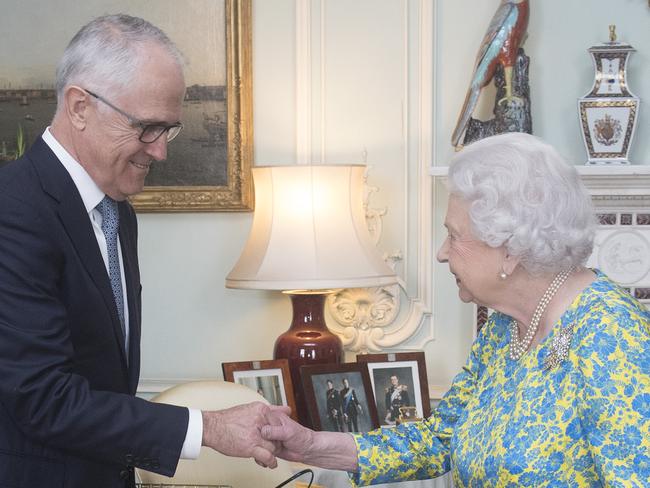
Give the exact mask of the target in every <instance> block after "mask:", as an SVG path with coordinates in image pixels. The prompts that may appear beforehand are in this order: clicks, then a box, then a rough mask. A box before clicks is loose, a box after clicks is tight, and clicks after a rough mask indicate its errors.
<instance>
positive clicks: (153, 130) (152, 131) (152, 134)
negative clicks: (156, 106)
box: [84, 88, 183, 144]
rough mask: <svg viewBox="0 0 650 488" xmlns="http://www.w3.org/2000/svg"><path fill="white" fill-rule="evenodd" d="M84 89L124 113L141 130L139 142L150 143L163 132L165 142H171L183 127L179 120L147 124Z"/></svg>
mask: <svg viewBox="0 0 650 488" xmlns="http://www.w3.org/2000/svg"><path fill="white" fill-rule="evenodd" d="M84 90H85V91H86V93H88V95H90V96H91V97H94V98H96V99H97V100H99V101H100V102H103V103H105V104H106V105H108V106H109V107H111V108H112V109H113V110H115V111H116V112H118V113H120V114H122V115H124V117H126V118H127V119H128V121H129V123H130V124H131V125H132V126H133V127H138V128H140V131H141V132H140V137H138V139H139V140H140V142H144V143H145V144H151V143H152V142H155V141H157V140H158V138H159V137H160V136H162V135H163V134H165V133H166V134H167V142H171V141H172V140H173V139H174V138H175V137H176V136H177V135H178V134H179V133H180V132H181V129H183V124H181V123H180V122H176V123H175V124H147V123H145V122H143V121H141V120H139V119H136V118H135V117H134V116H133V115H130V114H127V113H126V112H125V111H124V110H122V109H120V108H118V107H116V106H115V105H113V104H112V103H111V102H109V101H108V100H106V99H105V98H104V97H101V96H99V95H97V94H96V93H93V92H91V91H90V90H86V89H85V88H84Z"/></svg>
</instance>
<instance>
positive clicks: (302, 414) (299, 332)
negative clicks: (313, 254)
mask: <svg viewBox="0 0 650 488" xmlns="http://www.w3.org/2000/svg"><path fill="white" fill-rule="evenodd" d="M289 296H290V297H291V302H292V304H293V320H292V321H291V327H290V328H289V330H288V331H286V332H285V333H284V334H282V335H280V337H278V338H277V340H276V341H275V349H274V351H273V357H274V358H275V359H282V358H286V359H288V360H289V370H290V371H291V382H292V384H293V391H294V394H295V397H296V409H297V410H298V412H297V413H298V419H299V420H300V423H301V424H302V425H304V426H306V427H311V420H310V418H309V412H308V411H307V405H306V402H305V398H304V396H303V388H302V379H301V376H300V366H303V365H307V364H329V363H340V362H341V359H342V358H343V343H342V342H341V339H339V337H338V336H337V335H335V334H333V333H332V332H331V331H330V330H329V329H328V328H327V325H325V315H324V310H323V307H324V305H325V298H326V296H327V294H326V293H295V294H294V293H291V294H289Z"/></svg>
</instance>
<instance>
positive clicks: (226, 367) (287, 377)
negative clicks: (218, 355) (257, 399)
mask: <svg viewBox="0 0 650 488" xmlns="http://www.w3.org/2000/svg"><path fill="white" fill-rule="evenodd" d="M221 369H222V370H223V379H224V380H226V381H230V382H232V383H239V384H240V385H244V386H247V387H249V388H250V389H252V390H255V391H256V392H257V393H259V394H260V395H262V396H263V397H264V398H265V399H266V400H268V402H269V403H270V404H271V405H285V406H287V407H290V408H291V418H292V419H294V420H296V421H297V420H298V417H297V412H296V402H295V397H294V395H293V385H292V384H291V373H290V372H289V361H287V360H286V359H273V360H268V361H241V362H234V363H221Z"/></svg>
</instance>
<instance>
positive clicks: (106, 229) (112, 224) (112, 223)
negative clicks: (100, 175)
mask: <svg viewBox="0 0 650 488" xmlns="http://www.w3.org/2000/svg"><path fill="white" fill-rule="evenodd" d="M97 210H99V212H100V213H101V214H102V232H103V233H104V237H105V238H106V248H107V250H108V275H109V277H110V279H111V288H112V290H113V298H114V299H115V306H116V307H117V316H118V317H119V318H120V325H121V326H122V334H124V339H125V341H126V328H125V327H124V295H122V275H121V273H120V257H119V255H118V253H117V245H118V244H117V232H118V230H119V228H120V215H119V213H118V210H117V202H116V201H115V200H113V199H112V198H111V197H109V196H108V195H106V196H105V197H104V199H103V200H102V201H101V202H99V205H97Z"/></svg>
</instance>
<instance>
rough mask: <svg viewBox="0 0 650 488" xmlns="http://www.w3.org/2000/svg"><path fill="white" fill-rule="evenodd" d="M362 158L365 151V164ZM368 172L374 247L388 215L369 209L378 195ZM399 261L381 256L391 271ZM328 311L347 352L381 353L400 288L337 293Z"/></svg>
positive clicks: (396, 310)
mask: <svg viewBox="0 0 650 488" xmlns="http://www.w3.org/2000/svg"><path fill="white" fill-rule="evenodd" d="M365 158H366V155H365V150H364V157H363V159H364V161H365ZM369 169H370V167H366V173H365V175H364V183H365V191H364V202H363V207H364V209H365V213H366V223H367V225H368V231H369V233H370V237H371V239H372V241H373V242H374V244H375V245H377V243H378V242H379V239H380V238H381V232H382V218H383V217H384V216H385V215H386V214H387V213H388V209H387V208H385V207H384V208H379V209H378V208H371V207H370V205H369V201H370V197H371V196H372V194H374V193H376V192H378V191H379V188H377V187H376V186H370V185H368V171H369ZM401 259H402V253H401V252H400V251H396V252H394V253H392V254H384V261H386V262H387V263H388V264H389V265H390V266H391V268H393V269H394V268H395V264H396V263H397V261H400V260H401ZM327 308H328V311H329V313H330V315H331V316H332V317H333V318H334V320H335V321H336V324H333V326H332V327H331V328H332V330H333V331H334V332H336V333H337V334H338V335H339V336H340V337H341V340H342V341H343V346H344V347H345V348H346V349H348V350H350V351H354V352H359V353H367V352H369V351H381V350H382V349H383V347H382V346H383V344H381V341H382V339H384V338H385V336H386V333H385V328H386V327H388V326H390V325H391V324H392V323H393V321H394V320H395V318H396V317H397V315H398V314H399V310H400V287H399V285H391V286H383V287H375V288H349V289H344V290H340V291H338V292H336V293H333V294H331V295H330V296H329V297H328V300H327Z"/></svg>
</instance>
